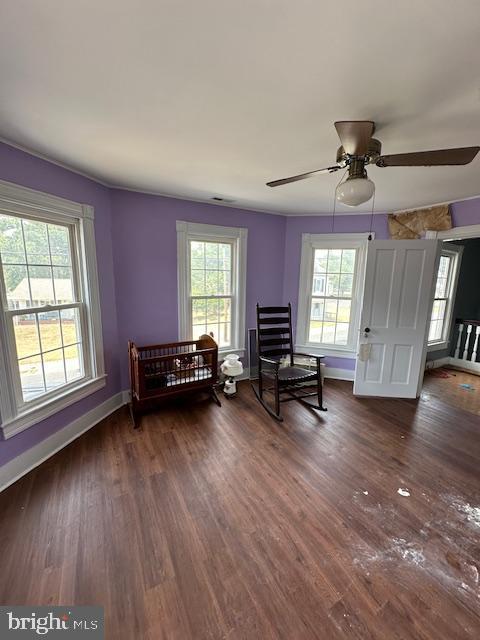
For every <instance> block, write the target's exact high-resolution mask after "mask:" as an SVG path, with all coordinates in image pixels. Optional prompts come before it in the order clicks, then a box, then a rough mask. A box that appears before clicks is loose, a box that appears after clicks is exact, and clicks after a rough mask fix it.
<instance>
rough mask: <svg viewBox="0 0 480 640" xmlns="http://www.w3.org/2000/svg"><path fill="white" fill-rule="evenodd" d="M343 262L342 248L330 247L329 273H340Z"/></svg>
mask: <svg viewBox="0 0 480 640" xmlns="http://www.w3.org/2000/svg"><path fill="white" fill-rule="evenodd" d="M341 263H342V250H341V249H330V250H329V251H328V267H327V271H328V272H329V273H332V272H333V273H338V272H339V271H340V265H341Z"/></svg>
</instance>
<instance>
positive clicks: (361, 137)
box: [334, 120, 375, 156]
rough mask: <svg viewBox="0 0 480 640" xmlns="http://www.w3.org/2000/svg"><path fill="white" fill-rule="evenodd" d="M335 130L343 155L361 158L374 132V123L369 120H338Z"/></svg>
mask: <svg viewBox="0 0 480 640" xmlns="http://www.w3.org/2000/svg"><path fill="white" fill-rule="evenodd" d="M334 124H335V129H336V130H337V133H338V137H339V138H340V142H341V143H342V147H343V149H344V151H345V153H348V154H349V155H351V156H363V155H365V154H366V153H367V151H368V143H369V142H370V138H371V137H372V136H373V132H374V131H375V123H374V122H371V121H370V120H340V121H339V122H335V123H334Z"/></svg>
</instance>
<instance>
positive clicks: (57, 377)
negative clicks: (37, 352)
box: [43, 347, 70, 391]
mask: <svg viewBox="0 0 480 640" xmlns="http://www.w3.org/2000/svg"><path fill="white" fill-rule="evenodd" d="M69 348H70V347H69ZM43 370H44V372H45V384H46V386H47V391H51V390H52V389H56V388H57V387H60V386H62V384H65V380H66V379H65V365H64V362H63V349H56V350H55V351H48V353H44V354H43Z"/></svg>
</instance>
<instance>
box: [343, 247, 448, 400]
mask: <svg viewBox="0 0 480 640" xmlns="http://www.w3.org/2000/svg"><path fill="white" fill-rule="evenodd" d="M438 246H439V243H438V242H437V241H435V240H373V241H371V242H369V246H368V254H367V268H366V273H365V292H364V303H363V309H362V314H361V324H360V339H359V344H362V343H367V344H369V345H370V352H369V355H368V357H365V358H364V359H363V360H361V359H360V358H357V366H356V371H355V384H354V393H355V394H356V395H364V396H369V395H371V396H383V397H399V398H415V397H416V396H417V393H418V390H419V382H420V379H421V376H423V368H424V361H425V353H426V339H427V328H428V322H429V319H430V311H431V300H432V295H433V286H434V275H435V273H436V263H437V259H438ZM365 328H368V329H369V331H368V332H365Z"/></svg>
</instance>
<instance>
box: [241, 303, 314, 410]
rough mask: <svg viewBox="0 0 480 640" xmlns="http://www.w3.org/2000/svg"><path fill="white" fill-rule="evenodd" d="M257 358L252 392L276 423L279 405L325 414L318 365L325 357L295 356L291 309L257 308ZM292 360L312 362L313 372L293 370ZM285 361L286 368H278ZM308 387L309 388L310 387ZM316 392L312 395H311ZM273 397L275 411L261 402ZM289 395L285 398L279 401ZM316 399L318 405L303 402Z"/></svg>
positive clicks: (295, 368)
mask: <svg viewBox="0 0 480 640" xmlns="http://www.w3.org/2000/svg"><path fill="white" fill-rule="evenodd" d="M257 354H258V387H256V386H255V385H253V384H252V386H253V390H254V391H255V395H256V396H257V398H258V400H260V402H261V403H262V405H263V407H264V408H265V409H266V410H267V411H268V413H269V414H270V415H272V416H273V417H274V418H276V419H277V420H280V421H281V420H283V418H282V416H281V415H280V403H281V402H289V401H290V400H300V401H301V402H303V403H304V404H305V405H307V406H308V407H311V408H313V409H319V410H321V411H326V408H325V407H324V406H323V389H322V378H321V371H320V363H321V361H322V358H324V356H318V355H315V354H310V353H295V352H294V351H293V336H292V308H291V305H290V303H289V304H288V306H287V307H260V305H259V304H257ZM295 356H303V357H306V358H315V361H316V370H315V371H312V370H311V369H305V368H303V367H301V366H296V365H295V362H294V357H295ZM283 358H287V366H281V364H282V362H281V360H282V359H283ZM309 383H310V384H309ZM312 388H315V391H313V392H312V391H311V389H312ZM266 392H267V393H272V394H273V398H274V408H272V407H271V406H269V404H267V403H266V402H265V400H264V394H265V393H266ZM282 394H288V396H289V397H288V398H281V395H282ZM312 396H316V398H317V404H312V403H311V402H307V401H306V400H305V398H309V397H312Z"/></svg>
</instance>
